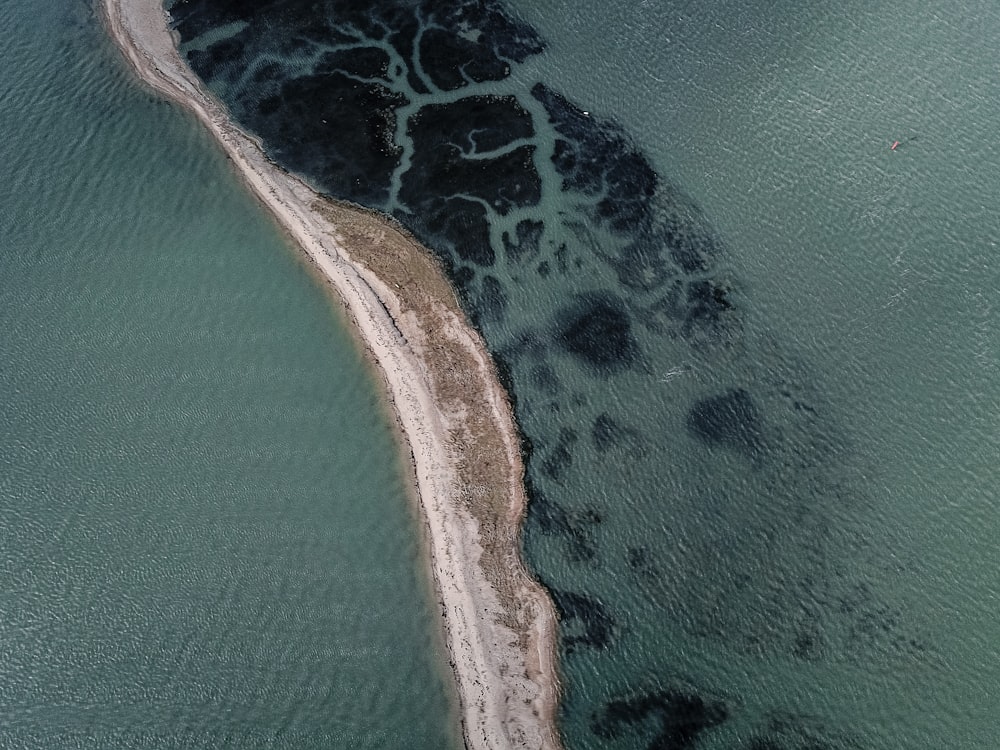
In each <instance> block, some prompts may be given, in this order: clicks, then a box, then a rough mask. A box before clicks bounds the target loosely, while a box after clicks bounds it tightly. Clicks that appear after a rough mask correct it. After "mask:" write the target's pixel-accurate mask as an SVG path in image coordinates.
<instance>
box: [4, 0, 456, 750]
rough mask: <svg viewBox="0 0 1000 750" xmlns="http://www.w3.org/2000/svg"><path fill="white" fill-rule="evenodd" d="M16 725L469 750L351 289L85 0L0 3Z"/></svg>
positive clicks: (8, 681) (78, 742)
mask: <svg viewBox="0 0 1000 750" xmlns="http://www.w3.org/2000/svg"><path fill="white" fill-rule="evenodd" d="M0 18H2V19H3V25H4V29H5V39H6V41H5V42H4V55H3V58H2V61H0V68H2V75H0V160H2V163H3V164H4V178H3V180H2V181H0V238H2V239H0V510H2V519H3V520H2V524H0V570H2V576H0V747H2V748H52V749H53V750H55V749H58V748H71V747H72V748H140V747H143V748H206V749H208V748H211V749H212V750H215V749H216V748H223V747H232V748H241V749H243V748H265V747H266V748H278V747H281V748H296V749H298V748H333V747H352V748H353V747H358V748H385V747H433V748H437V747H441V748H448V747H458V746H460V744H461V741H460V739H459V735H458V719H457V711H456V709H455V699H454V696H453V694H452V693H453V689H452V688H451V686H450V678H449V677H448V675H447V673H446V672H445V671H444V666H443V665H444V664H445V659H444V657H443V656H442V636H441V634H440V632H439V629H440V625H439V621H438V616H437V609H436V607H435V606H434V605H433V599H432V596H431V587H430V584H429V581H428V580H427V578H428V575H429V573H428V566H427V564H426V562H425V555H424V552H423V547H422V544H423V542H422V540H421V537H420V536H419V534H418V531H417V530H418V528H419V526H418V524H417V522H416V519H415V517H414V511H413V509H412V500H411V498H410V497H409V495H408V490H407V485H408V482H409V480H408V478H407V475H406V474H405V472H404V469H405V466H404V464H403V462H402V460H401V459H400V457H399V449H398V447H397V445H396V442H395V439H394V436H393V434H392V431H391V430H390V427H389V422H388V417H387V414H386V411H385V408H384V405H383V404H382V402H381V399H380V397H379V395H378V389H377V388H376V380H375V379H374V377H373V373H372V371H371V368H370V367H369V366H368V365H366V364H365V363H364V362H363V361H362V359H361V357H360V355H359V353H358V350H357V347H356V345H355V343H354V342H353V341H352V340H351V338H350V337H349V335H348V333H347V329H346V323H345V321H344V319H343V318H342V316H341V315H340V312H339V308H338V307H337V304H336V303H335V302H334V301H333V299H332V298H331V295H330V294H329V293H328V292H327V291H326V290H325V289H324V288H323V286H322V284H320V283H319V282H318V281H317V279H316V278H314V276H313V275H312V274H311V273H310V272H309V271H308V270H307V268H306V266H305V264H304V263H302V262H301V261H300V260H299V258H298V257H297V255H296V252H295V250H294V249H293V248H292V247H291V246H290V245H289V243H288V242H287V241H286V240H285V239H284V238H283V237H282V236H281V234H280V233H279V231H278V230H277V228H276V226H275V225H274V224H273V223H272V222H271V221H270V220H269V219H268V217H267V216H266V215H265V214H264V213H263V211H262V210H261V208H260V206H259V205H257V204H256V203H255V202H254V201H253V200H252V199H251V198H249V197H248V195H247V194H246V192H245V190H244V189H243V188H242V187H241V185H240V184H239V183H238V182H237V180H236V179H235V177H234V174H233V173H232V171H231V169H230V168H229V166H228V164H227V162H226V160H225V158H224V157H223V156H222V155H221V154H220V152H219V151H218V149H217V148H216V147H215V145H214V143H213V142H212V141H211V140H210V138H209V137H208V136H207V135H206V134H205V133H204V132H203V131H202V128H201V127H200V126H199V125H198V123H197V122H196V121H195V120H194V119H193V118H191V117H188V116H187V115H186V114H184V113H182V112H180V111H179V110H178V109H176V108H174V107H171V106H168V105H166V104H164V103H163V102H161V101H159V100H157V98H156V97H154V96H153V95H152V94H151V93H150V92H148V91H146V90H145V89H143V88H142V87H141V86H139V85H138V83H137V82H136V81H134V80H133V78H132V76H131V74H130V72H129V70H128V69H127V68H126V66H125V64H124V61H123V59H122V58H121V56H120V54H119V53H118V51H117V50H116V49H115V48H114V46H113V44H112V43H111V40H110V38H109V37H108V36H107V35H106V33H105V32H104V29H103V28H102V26H101V24H100V22H99V20H98V18H97V16H96V15H95V13H94V10H93V8H91V7H90V5H89V4H88V3H83V2H78V1H71V0H54V1H53V2H45V3H15V2H6V1H5V2H2V3H0Z"/></svg>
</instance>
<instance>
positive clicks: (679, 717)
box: [593, 689, 729, 750]
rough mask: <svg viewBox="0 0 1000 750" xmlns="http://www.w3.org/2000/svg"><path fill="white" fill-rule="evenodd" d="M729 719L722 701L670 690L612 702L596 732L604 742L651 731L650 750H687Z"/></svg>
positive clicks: (598, 719) (596, 721)
mask: <svg viewBox="0 0 1000 750" xmlns="http://www.w3.org/2000/svg"><path fill="white" fill-rule="evenodd" d="M727 718H729V709H728V708H727V707H726V705H725V704H724V703H722V702H721V701H715V700H708V699H705V698H703V697H701V696H700V695H697V694H695V693H693V692H691V691H689V690H685V689H668V690H661V691H658V692H655V693H649V694H646V695H640V696H636V697H632V698H625V699H618V700H613V701H610V702H609V703H608V704H607V706H605V708H604V710H603V711H602V712H601V713H600V714H599V715H598V716H597V717H595V719H594V722H593V729H594V733H595V734H597V735H598V736H599V737H603V738H605V739H614V738H618V737H621V736H622V735H623V734H625V733H626V732H639V733H640V734H646V733H648V732H650V731H651V732H652V733H653V736H652V737H651V738H647V739H646V740H644V742H645V744H644V745H643V746H644V747H646V748H649V750H687V749H688V748H693V747H696V746H697V744H698V740H699V738H700V737H701V736H702V735H703V734H704V733H705V732H707V731H709V730H711V729H713V728H714V727H717V726H718V725H720V724H722V723H723V722H724V721H726V719H727ZM643 730H645V731H643Z"/></svg>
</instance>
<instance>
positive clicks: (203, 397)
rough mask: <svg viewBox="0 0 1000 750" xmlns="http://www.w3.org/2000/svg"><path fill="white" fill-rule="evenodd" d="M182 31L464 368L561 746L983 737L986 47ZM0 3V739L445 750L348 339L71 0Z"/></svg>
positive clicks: (975, 5) (377, 13)
mask: <svg viewBox="0 0 1000 750" xmlns="http://www.w3.org/2000/svg"><path fill="white" fill-rule="evenodd" d="M166 4H167V5H168V7H169V8H170V10H171V13H172V16H173V19H174V23H175V25H176V27H177V30H178V33H179V34H180V36H181V39H182V51H183V52H184V53H185V54H186V55H187V58H188V60H189V62H191V64H192V66H193V67H194V69H195V70H196V71H197V72H198V73H199V75H201V76H202V77H203V78H204V79H205V80H206V82H207V83H208V84H209V86H210V87H211V88H212V89H213V90H214V91H215V92H216V93H217V94H218V95H219V96H220V97H221V98H222V99H223V100H224V101H225V102H226V103H227V105H228V106H229V107H230V109H231V111H232V113H233V115H234V117H235V118H236V119H238V120H239V121H240V122H242V123H243V124H244V125H245V126H247V127H248V128H250V129H251V130H254V131H255V132H257V133H259V134H260V135H261V137H262V138H263V139H264V141H265V143H266V144H267V147H268V149H269V150H270V153H271V154H272V155H273V156H274V158H276V159H278V160H279V161H281V162H282V163H284V164H286V165H288V166H289V167H290V168H293V169H295V170H296V171H300V172H302V173H303V174H305V175H306V176H307V177H308V178H309V179H310V180H312V181H313V182H314V183H315V184H316V185H317V186H318V187H320V188H321V189H324V190H326V191H327V192H329V193H331V194H333V195H335V196H338V197H342V198H347V199H349V200H353V201H355V202H358V203H363V204H365V205H369V206H372V207H375V208H379V209H381V210H384V211H386V212H387V213H390V214H393V215H394V216H395V217H396V218H397V219H398V220H400V221H402V222H403V223H404V224H406V225H407V226H408V227H409V228H410V229H411V230H412V231H413V232H414V233H416V234H417V235H418V236H419V237H421V239H422V240H423V241H424V242H425V244H427V245H428V246H429V247H430V248H431V249H432V250H433V251H434V252H436V253H437V254H438V255H439V257H440V258H441V259H442V262H443V263H444V264H445V266H446V267H447V269H448V270H449V272H450V274H451V277H452V279H453V280H454V282H455V284H456V287H457V289H458V290H459V293H460V295H461V298H462V300H463V303H464V304H465V306H466V309H467V311H468V313H469V315H470V318H471V319H472V320H473V321H474V322H475V324H476V325H477V327H478V328H479V329H480V330H481V331H482V332H483V334H484V337H485V339H486V341H487V343H488V346H489V347H490V349H491V351H492V352H493V354H494V357H495V358H496V360H497V362H498V364H499V366H500V370H501V374H502V376H503V379H504V382H505V384H506V385H507V386H508V388H509V389H510V391H511V395H512V397H513V399H514V401H515V410H516V415H517V419H518V423H519V427H520V429H521V431H522V433H523V435H524V438H525V442H524V446H525V454H526V457H527V465H528V482H529V491H530V494H531V501H532V502H531V509H530V511H529V517H528V519H527V523H526V528H525V545H524V553H525V556H526V559H527V560H528V562H529V564H530V566H531V567H532V569H533V570H534V571H535V572H536V574H537V575H538V576H539V578H540V579H541V580H542V581H543V582H544V583H545V584H546V586H548V588H549V589H550V591H551V592H552V594H553V597H554V600H555V603H556V605H557V608H558V609H559V611H560V614H561V617H562V624H561V633H560V655H561V669H562V672H563V679H564V686H565V695H564V704H563V707H562V712H561V716H560V728H561V731H562V733H563V736H564V738H565V742H566V745H567V747H569V748H572V749H577V748H587V749H590V748H595V749H596V748H612V749H615V750H626V749H629V750H630V749H631V748H647V747H649V748H671V749H672V750H675V749H677V750H689V749H695V750H702V749H707V750H911V749H912V748H955V749H956V750H978V749H979V748H983V749H988V748H993V747H995V746H996V745H997V740H998V738H1000V718H998V717H1000V710H998V709H1000V699H998V697H997V696H998V694H1000V646H998V644H1000V625H998V623H1000V617H998V610H1000V578H998V576H997V573H996V570H997V563H996V561H997V539H998V538H1000V511H998V510H997V507H996V503H997V499H998V495H1000V492H998V487H1000V469H998V468H997V467H998V466H1000V462H998V461H997V456H998V455H1000V292H998V291H997V290H998V289H1000V256H998V242H1000V218H998V214H997V211H996V207H997V205H1000V151H998V149H997V147H996V142H995V138H996V133H997V132H1000V70H998V67H997V62H996V60H997V57H996V54H995V46H996V45H995V40H996V39H997V38H1000V8H998V7H997V6H996V5H995V4H994V3H990V2H985V1H984V0H962V2H959V3H952V4H944V3H934V2H929V1H928V0H906V1H904V2H902V3H892V4H870V3H869V4H866V3H848V4H847V5H841V6H836V7H833V6H830V7H827V5H823V4H819V3H805V4H790V3H773V2H772V3H762V2H753V3H739V2H733V1H732V0H720V1H717V2H685V1H682V0H642V1H641V2H633V3H627V4H622V3H611V2H608V1H607V0H588V1H587V2H585V3H570V2H567V1H566V0H535V1H533V2H526V0H509V1H508V2H504V3H501V2H499V1H498V0H462V1H461V2H459V1H458V0H456V1H455V2H449V3H439V2H431V0H413V1H412V2H410V1H409V0H378V1H377V2H366V3H352V2H347V1H346V0H322V1H320V2H317V1H316V0H308V2H306V1H305V0H302V1H301V2H300V1H298V0H282V1H281V2H270V1H266V0H265V1H262V2H260V3H256V4H253V5H252V6H251V5H250V4H246V3H243V2H238V1H237V0H176V1H175V2H167V3H166ZM0 8H2V9H3V17H4V20H5V21H7V27H8V34H7V39H8V42H7V50H8V52H7V55H6V56H5V58H4V62H3V63H2V64H3V66H4V69H5V73H4V76H3V79H2V80H3V83H2V84H0V86H2V88H0V102H2V104H3V107H2V108H0V118H3V138H2V140H0V149H2V153H3V159H4V164H6V165H7V179H6V180H5V181H4V182H3V184H2V185H0V221H2V223H3V233H2V237H3V253H2V255H0V351H2V353H3V356H2V359H0V398H2V399H3V400H2V403H3V411H2V414H0V502H2V503H3V508H4V511H5V522H4V524H3V526H2V528H0V534H2V539H3V545H2V547H0V550H2V555H3V561H4V572H5V576H4V580H3V584H2V589H0V629H2V632H3V635H4V638H3V639H2V645H0V649H2V651H0V654H2V659H3V662H2V663H3V665H4V668H3V669H2V670H0V707H2V710H0V722H2V723H0V747H7V746H9V747H34V746H51V747H60V746H87V747H145V746H149V747H154V746H155V747H163V746H176V747H191V746H201V747H217V746H226V744H227V743H228V744H229V746H233V747H255V746H260V747H272V746H287V747H426V748H438V747H447V746H449V743H450V745H451V746H454V745H456V744H458V740H457V739H456V730H455V727H456V724H457V719H456V718H455V711H454V707H453V705H454V700H453V698H452V697H451V695H450V693H449V692H448V690H449V689H448V680H447V679H446V674H445V673H444V672H443V664H444V659H443V657H442V655H441V648H440V636H439V634H438V633H437V630H436V627H437V623H436V621H435V619H434V610H433V607H432V606H431V604H430V603H431V602H432V596H431V594H430V587H429V585H428V584H427V582H426V580H425V574H424V573H423V570H424V568H423V565H424V563H422V562H421V543H420V538H419V535H418V534H417V532H416V528H417V526H416V525H415V524H414V519H413V517H412V510H411V509H410V505H409V503H408V500H407V497H406V494H405V490H404V487H405V475H404V474H403V470H402V467H401V466H400V461H399V457H398V455H397V453H398V452H397V449H396V448H395V447H394V445H393V441H392V435H391V433H390V431H389V429H388V427H387V426H386V423H385V415H384V414H383V413H382V407H381V405H380V402H379V400H378V398H377V395H376V389H375V387H374V384H373V383H374V380H373V374H372V373H371V372H370V371H369V370H368V369H366V368H365V366H364V365H363V364H362V363H361V362H360V361H359V357H358V355H357V354H356V352H355V349H354V347H353V346H352V344H351V342H350V341H349V339H348V337H347V335H346V334H345V332H344V328H343V323H342V321H341V320H340V319H339V318H338V315H337V313H336V306H335V305H334V304H333V303H331V302H330V301H329V299H328V298H327V295H326V294H325V292H324V291H323V290H322V288H321V287H320V286H319V285H318V284H317V283H316V281H315V279H314V278H313V277H312V276H311V275H310V274H309V273H308V271H307V270H306V269H305V268H304V267H303V265H302V264H301V263H300V262H299V261H298V260H297V259H296V256H295V255H294V253H293V252H291V251H290V250H289V248H288V246H287V243H286V242H285V241H284V240H283V239H282V238H281V236H280V235H279V234H278V233H277V231H276V230H275V228H274V226H273V225H272V224H271V222H270V221H269V220H268V219H267V218H266V217H265V216H264V215H263V214H262V211H261V209H260V207H259V206H256V205H255V204H254V203H253V202H252V201H251V200H250V199H249V198H248V197H247V196H246V195H245V194H244V192H243V191H242V190H241V188H240V187H239V185H237V184H236V183H235V181H234V179H233V177H232V175H231V173H230V171H229V170H228V168H227V166H226V163H225V160H224V158H223V157H221V156H220V155H219V153H218V151H217V149H215V147H214V145H213V144H212V143H211V142H210V140H209V139H208V137H207V136H206V135H204V134H203V133H202V132H201V131H200V129H199V128H198V127H197V125H196V124H195V123H194V122H193V121H192V120H191V119H190V118H188V117H186V116H184V115H183V114H181V113H179V112H177V111H175V110H174V109H173V108H171V107H169V106H167V105H165V104H162V103H160V102H158V101H156V100H155V98H154V97H153V96H152V95H150V94H148V93H146V92H145V91H143V90H142V89H141V88H140V87H139V86H137V85H136V84H135V83H133V82H132V81H131V79H130V78H129V75H128V73H127V71H126V70H125V68H124V66H123V64H122V63H121V62H120V61H119V60H118V57H117V54H116V52H115V51H114V49H113V48H112V47H111V45H110V43H109V42H108V41H107V40H106V39H105V38H104V37H103V36H102V31H101V29H100V27H99V25H98V24H97V22H96V21H95V20H94V18H93V16H92V14H91V12H90V11H89V8H88V7H87V6H86V5H85V4H83V3H80V2H74V3H71V2H69V0H61V1H60V2H54V3H49V4H46V5H44V6H43V8H42V9H39V8H31V9H28V8H26V7H24V6H15V5H14V4H13V3H12V2H3V3H0ZM896 141H899V145H898V146H897V147H896V148H895V149H893V148H891V147H892V145H893V143H894V142H896ZM373 604H374V606H372V605H373Z"/></svg>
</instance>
